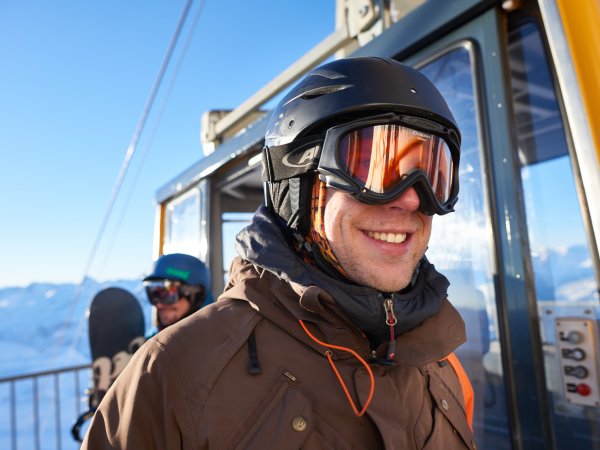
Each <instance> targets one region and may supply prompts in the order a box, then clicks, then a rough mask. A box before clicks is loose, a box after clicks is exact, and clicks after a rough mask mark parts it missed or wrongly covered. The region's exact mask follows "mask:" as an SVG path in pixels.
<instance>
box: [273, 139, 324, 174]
mask: <svg viewBox="0 0 600 450" xmlns="http://www.w3.org/2000/svg"><path fill="white" fill-rule="evenodd" d="M322 143H323V138H322V137H319V138H315V137H314V136H309V137H306V138H304V139H298V140H296V141H294V142H292V143H290V144H284V145H274V146H271V147H264V148H263V152H262V157H263V168H264V170H263V172H262V180H263V181H268V182H273V181H281V180H287V179H289V178H294V177H297V176H299V175H303V174H305V173H308V172H315V171H316V170H317V167H318V166H319V158H320V157H321V145H322Z"/></svg>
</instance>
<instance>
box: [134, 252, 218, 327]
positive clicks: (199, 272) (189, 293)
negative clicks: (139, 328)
mask: <svg viewBox="0 0 600 450" xmlns="http://www.w3.org/2000/svg"><path fill="white" fill-rule="evenodd" d="M143 281H144V287H145V290H146V295H147V297H148V301H149V302H150V303H151V304H152V306H154V308H155V311H154V312H155V314H154V316H155V322H156V323H155V327H154V328H153V329H151V330H150V331H149V332H148V333H147V334H146V337H147V338H150V337H152V336H154V335H156V334H157V333H158V332H159V331H162V330H164V329H165V328H167V327H168V326H171V325H173V324H174V323H177V322H179V321H180V320H181V319H183V318H185V317H188V316H190V315H191V314H192V313H194V312H196V311H198V310H199V309H200V308H201V307H203V306H206V305H208V304H210V303H212V302H213V296H212V293H211V291H210V274H209V271H208V269H207V268H206V266H205V265H204V263H203V262H202V261H200V260H199V259H198V258H195V257H193V256H191V255H186V254H183V253H172V254H169V255H162V256H161V257H160V258H158V259H157V260H156V262H155V263H154V267H153V269H152V273H151V274H150V275H148V276H147V277H146V278H144V280H143Z"/></svg>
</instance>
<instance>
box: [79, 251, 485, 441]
mask: <svg viewBox="0 0 600 450" xmlns="http://www.w3.org/2000/svg"><path fill="white" fill-rule="evenodd" d="M230 274H231V280H230V283H229V285H228V287H227V288H226V290H225V292H224V293H223V295H222V296H221V297H220V298H219V300H218V301H217V302H216V303H215V304H213V305H210V306H208V307H205V308H203V309H202V310H200V311H199V312H198V313H196V314H194V315H193V316H191V317H189V318H187V319H185V320H183V321H182V322H180V323H178V324H176V325H174V326H172V327H169V328H168V329H166V330H165V331H162V332H161V333H159V334H158V335H157V336H155V337H154V338H152V339H151V340H150V341H148V342H147V343H146V344H145V345H144V346H143V347H142V348H141V349H140V350H138V352H137V353H136V354H135V355H134V357H133V359H132V360H131V362H130V363H129V365H128V366H127V368H126V369H125V371H124V372H123V373H122V374H121V375H120V377H119V378H118V379H117V381H116V382H115V384H114V385H113V387H112V388H111V389H110V390H109V392H108V393H107V395H106V397H105V398H104V400H103V401H102V403H101V405H100V407H99V409H98V411H97V412H96V415H95V417H94V419H93V421H92V424H91V426H90V429H89V432H88V434H87V436H86V439H85V441H84V444H83V447H82V448H83V449H109V448H117V449H125V448H127V449H208V448H212V449H261V450H263V449H300V448H301V449H350V448H355V449H384V448H385V449H444V450H452V449H464V448H474V444H473V440H472V439H473V438H472V434H471V430H470V428H469V425H468V423H467V419H466V413H465V406H464V401H463V396H462V392H461V386H460V383H459V380H458V378H457V376H456V374H455V372H454V370H453V369H452V367H451V365H450V364H447V363H445V362H444V361H442V360H443V359H444V358H445V357H446V356H447V355H448V354H450V353H451V352H452V351H453V350H454V349H455V348H456V347H457V346H458V345H459V344H460V343H462V342H463V341H464V338H465V331H464V323H463V321H462V319H461V318H460V316H459V315H458V313H457V312H456V310H455V309H454V308H453V307H452V306H451V305H450V303H449V302H448V301H447V300H444V301H443V302H442V304H441V308H440V310H439V312H438V313H437V314H436V315H434V316H433V317H430V318H428V319H427V320H425V321H424V322H423V323H422V324H420V325H419V326H417V327H415V328H413V329H412V330H410V331H408V332H406V333H404V334H402V335H400V336H398V337H397V338H396V356H395V361H396V364H395V365H380V364H369V367H370V370H371V372H372V374H373V380H374V384H373V383H372V382H371V378H370V375H369V373H368V371H367V370H366V369H365V367H364V366H363V365H362V364H361V362H360V361H359V360H358V359H357V358H356V357H355V356H354V355H352V354H350V353H348V352H346V351H340V350H338V349H333V350H332V349H330V348H326V347H325V346H324V345H321V344H319V343H317V342H316V341H315V340H313V339H312V338H311V337H309V336H308V334H307V332H305V331H304V330H303V328H302V326H301V324H300V322H299V320H302V321H303V323H304V324H305V325H306V327H307V330H308V331H309V332H310V333H311V334H312V335H313V336H314V337H315V338H316V339H318V340H319V341H320V342H322V343H327V344H333V345H336V346H338V347H344V348H348V349H352V350H353V351H354V352H356V354H357V355H358V356H360V357H361V358H363V359H364V360H366V361H368V360H369V356H370V355H371V350H370V347H369V342H368V340H367V339H366V338H365V337H364V335H363V333H362V332H361V331H359V330H358V329H357V328H356V326H355V325H353V323H352V322H351V321H350V320H349V319H348V318H347V316H346V315H345V314H344V313H343V312H342V311H341V310H340V308H339V306H338V305H337V304H336V301H335V299H334V298H333V297H332V296H331V295H330V294H328V293H327V292H326V291H325V290H323V289H322V288H319V287H316V286H314V285H312V286H304V285H300V284H298V283H294V282H291V281H283V280H282V279H280V277H278V276H276V275H275V274H273V273H272V272H271V271H267V270H265V269H261V268H259V267H257V266H255V265H253V264H251V263H249V262H247V261H245V260H242V259H240V258H237V259H236V261H235V262H234V264H233V265H232V269H231V271H230ZM327 354H329V355H330V356H331V359H332V364H333V366H332V365H331V364H330V362H329V360H328V358H327ZM334 367H335V370H337V371H339V376H340V377H341V380H342V381H343V385H344V386H345V387H346V388H347V390H348V395H349V397H350V398H351V401H352V402H353V403H354V404H355V405H356V409H357V410H358V411H360V410H361V409H362V408H363V406H364V405H365V404H366V403H367V402H368V396H369V392H370V389H371V386H372V385H373V386H374V391H373V396H372V401H371V402H370V403H369V404H368V407H367V409H366V412H365V413H364V415H362V416H361V417H359V416H357V414H356V413H355V412H354V411H353V408H352V406H351V404H350V401H349V399H348V398H347V396H346V394H345V393H344V388H343V385H342V382H341V381H340V380H339V379H338V377H337V376H336V374H335V372H334Z"/></svg>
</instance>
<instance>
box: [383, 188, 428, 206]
mask: <svg viewBox="0 0 600 450" xmlns="http://www.w3.org/2000/svg"><path fill="white" fill-rule="evenodd" d="M419 204H420V200H419V195H418V194H417V191H416V190H415V188H414V187H412V186H411V187H409V188H408V189H406V190H405V191H404V192H403V193H402V194H400V196H399V197H396V198H395V199H394V200H392V201H391V202H389V203H388V204H387V205H386V206H388V207H390V208H397V209H401V210H403V211H409V212H410V211H416V210H417V209H419Z"/></svg>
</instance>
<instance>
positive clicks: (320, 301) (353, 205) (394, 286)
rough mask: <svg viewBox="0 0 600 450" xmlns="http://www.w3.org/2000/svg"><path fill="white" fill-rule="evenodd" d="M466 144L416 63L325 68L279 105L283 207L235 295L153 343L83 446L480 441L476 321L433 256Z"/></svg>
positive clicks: (245, 247)
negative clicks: (467, 357) (468, 343)
mask: <svg viewBox="0 0 600 450" xmlns="http://www.w3.org/2000/svg"><path fill="white" fill-rule="evenodd" d="M459 156H460V132H459V129H458V126H457V124H456V121H455V119H454V117H453V116H452V113H451V112H450V110H449V108H448V106H447V104H446V102H445V100H444V99H443V97H442V96H441V94H440V93H439V91H438V90H437V89H436V88H435V86H434V85H433V84H432V83H431V82H430V81H429V80H428V79H427V78H426V77H425V76H424V75H422V74H421V73H420V72H418V71H417V70H415V69H412V68H411V67H409V66H406V65H404V64H401V63H399V62H397V61H395V60H392V59H387V58H376V57H358V58H344V59H339V60H336V61H333V62H329V63H327V64H325V65H323V66H321V67H318V68H316V69H314V70H312V71H311V72H309V73H308V74H307V75H306V76H305V77H304V78H303V79H302V80H301V81H300V82H299V83H298V84H297V85H296V86H295V87H293V88H292V89H291V91H290V92H289V93H288V94H287V95H286V96H285V97H284V98H283V99H282V100H281V102H280V103H279V105H278V106H277V107H276V108H275V110H274V111H273V113H272V116H271V121H270V123H269V125H268V127H267V132H266V136H265V147H264V149H263V180H264V182H265V199H266V205H263V206H261V207H260V208H259V209H258V210H257V212H256V213H255V215H254V218H253V221H252V223H251V224H250V225H249V226H248V227H247V228H245V229H244V230H242V231H241V232H240V233H239V234H238V236H237V247H236V248H237V252H238V254H239V256H238V257H236V258H235V259H234V261H233V263H232V265H231V270H230V278H229V282H228V284H227V286H226V288H225V290H224V292H223V294H222V295H221V296H220V297H219V299H218V301H217V302H216V303H215V304H213V305H210V306H208V307H207V308H203V309H202V310H201V311H199V312H198V313H197V314H194V316H193V317H191V318H190V319H188V320H185V321H183V322H180V323H178V324H177V325H175V326H172V327H170V328H169V329H167V330H165V331H164V332H162V333H160V334H159V335H158V336H156V338H154V339H152V340H151V341H149V342H147V343H146V344H145V345H144V347H142V348H141V349H140V350H139V351H138V352H137V353H136V355H135V356H134V358H133V360H132V361H131V363H130V364H129V366H128V367H127V368H126V369H125V371H124V372H123V373H122V375H121V377H120V378H119V380H117V382H116V383H115V384H114V385H113V386H112V388H111V390H110V391H109V392H108V394H107V395H106V397H105V398H104V401H103V403H102V404H101V405H100V408H99V410H98V412H97V413H96V416H95V417H94V421H93V423H92V424H91V427H90V429H89V432H88V435H87V438H86V439H87V440H86V441H85V442H84V445H83V448H84V449H108V448H118V449H125V448H128V449H129V448H144V449H167V448H172V449H174V448H177V449H209V448H212V449H233V448H236V449H300V448H302V449H304V450H310V449H324V448H328V449H350V448H359V449H370V450H371V449H409V448H410V449H444V450H454V449H466V448H471V449H473V448H475V444H474V442H473V434H472V429H471V420H472V415H473V410H472V405H473V395H472V394H473V390H472V388H471V385H470V382H469V380H468V377H467V376H466V374H465V372H464V370H463V368H462V366H461V364H460V362H459V361H458V359H457V357H456V356H455V355H454V353H453V352H454V350H455V349H456V348H457V347H458V346H459V345H460V344H462V343H463V342H464V341H465V339H466V332H465V326H464V322H463V320H462V319H461V317H460V315H459V314H458V312H457V311H456V309H454V307H453V306H452V305H451V303H450V301H449V300H448V298H447V289H448V286H449V282H448V280H447V279H446V278H445V277H444V276H443V275H442V274H440V273H439V272H438V271H436V269H435V267H434V266H433V264H431V263H430V262H429V261H428V260H427V258H426V257H425V251H426V250H427V247H428V245H429V238H430V234H431V229H432V221H433V216H434V215H439V216H442V215H444V214H447V213H450V212H452V211H453V210H454V205H455V203H456V201H457V198H458V165H459ZM440 220H441V219H440ZM439 226H443V224H440V225H439ZM460 238H463V237H461V236H457V239H460ZM464 238H465V239H468V236H464Z"/></svg>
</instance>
